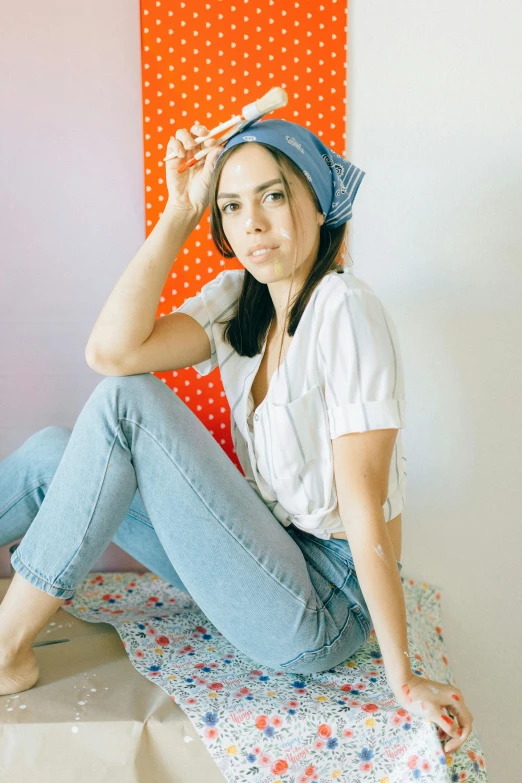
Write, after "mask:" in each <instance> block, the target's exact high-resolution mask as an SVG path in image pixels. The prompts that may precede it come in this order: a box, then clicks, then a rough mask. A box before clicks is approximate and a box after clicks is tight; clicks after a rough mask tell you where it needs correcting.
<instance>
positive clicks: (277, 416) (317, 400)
mask: <svg viewBox="0 0 522 783" xmlns="http://www.w3.org/2000/svg"><path fill="white" fill-rule="evenodd" d="M266 414H267V428H268V435H269V443H268V449H269V459H270V460H271V463H272V474H273V480H274V481H275V482H280V481H282V480H284V479H292V478H293V479H294V480H296V479H297V478H298V475H299V474H300V473H301V472H302V470H303V468H304V467H305V465H306V464H307V463H308V462H311V461H312V460H331V458H332V448H331V442H330V435H329V428H328V419H327V412H326V407H325V403H324V397H323V392H322V389H321V387H320V386H312V388H311V389H309V390H308V391H307V392H305V394H303V395H302V396H301V397H298V398H297V399H295V400H293V402H287V403H283V404H279V403H275V402H267V404H266Z"/></svg>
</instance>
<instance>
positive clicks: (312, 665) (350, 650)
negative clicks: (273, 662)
mask: <svg viewBox="0 0 522 783" xmlns="http://www.w3.org/2000/svg"><path fill="white" fill-rule="evenodd" d="M361 611H362V610H361V607H360V606H358V605H357V604H355V605H354V606H352V607H351V608H350V609H349V611H348V616H347V618H346V622H345V623H344V625H343V627H342V628H341V630H340V631H339V633H338V634H337V636H336V637H335V638H334V639H332V641H331V642H329V643H328V644H324V645H322V647H317V648H316V649H314V650H305V651H304V652H302V653H300V654H299V655H296V656H295V657H294V658H292V659H291V660H289V661H286V662H285V663H282V664H281V665H280V667H279V668H280V669H282V670H288V671H290V672H292V673H294V674H313V673H315V672H321V671H325V670H327V669H330V668H332V667H333V666H338V665H339V664H340V663H342V662H343V661H345V660H347V659H348V658H350V656H351V655H353V654H354V653H355V652H356V651H357V650H358V649H359V648H360V647H361V646H362V645H363V644H364V643H365V641H366V634H365V632H364V627H363V625H362V624H361V622H360V621H359V616H360V613H361Z"/></svg>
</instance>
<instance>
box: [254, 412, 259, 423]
mask: <svg viewBox="0 0 522 783" xmlns="http://www.w3.org/2000/svg"><path fill="white" fill-rule="evenodd" d="M258 419H259V414H258V413H256V415H255V416H254V421H257V420H258Z"/></svg>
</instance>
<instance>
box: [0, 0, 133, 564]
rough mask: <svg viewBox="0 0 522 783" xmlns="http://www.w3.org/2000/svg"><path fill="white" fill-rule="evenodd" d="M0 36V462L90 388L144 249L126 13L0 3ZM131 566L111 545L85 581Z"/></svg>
mask: <svg viewBox="0 0 522 783" xmlns="http://www.w3.org/2000/svg"><path fill="white" fill-rule="evenodd" d="M0 29H2V30H3V32H0V42H1V46H0V72H1V73H2V79H1V90H2V101H1V103H2V109H1V116H2V121H1V123H0V156H1V158H0V170H1V172H2V174H1V176H2V184H1V186H0V199H1V201H0V235H1V237H2V245H1V252H2V257H1V260H0V269H1V284H0V341H1V342H0V355H1V357H2V369H1V374H0V411H1V412H2V415H1V418H0V459H3V458H4V457H5V456H7V454H10V453H11V452H13V451H14V450H15V449H16V448H18V447H19V446H21V445H22V443H23V442H24V441H25V440H26V439H27V438H28V437H29V436H30V435H32V434H33V433H34V432H37V431H38V430H40V429H42V428H43V427H47V426H49V425H51V424H54V425H60V426H65V427H69V428H71V429H72V427H73V426H74V422H75V421H76V419H77V418H78V415H79V413H80V411H81V409H82V408H83V406H84V405H85V402H86V401H87V399H88V397H89V396H90V394H91V393H92V391H93V389H94V387H95V386H96V385H97V384H98V383H99V382H100V381H101V380H103V377H102V376H100V375H99V374H98V373H95V372H93V371H92V370H91V369H90V368H89V367H88V366H87V364H86V363H85V358H84V351H85V346H86V344H87V340H88V338H89V334H90V332H91V330H92V327H93V326H94V322H95V321H96V318H97V317H98V315H99V312H100V310H101V309H102V307H103V305H104V303H105V301H106V299H107V297H108V295H109V293H110V292H111V290H112V289H113V287H114V286H115V284H116V283H117V281H118V279H119V277H120V275H121V274H122V272H123V271H124V269H125V268H126V266H127V265H128V264H129V263H130V261H131V259H132V257H133V256H134V255H135V253H136V252H137V251H138V249H139V248H140V246H141V245H142V244H143V242H144V241H145V206H144V198H143V196H144V182H143V176H144V175H143V131H142V102H141V101H142V96H141V60H140V56H141V55H140V47H141V42H140V8H139V2H138V0H111V3H109V4H107V3H104V2H102V0H94V2H90V3H73V4H72V5H71V3H68V2H66V1H65V0H49V2H45V3H38V2H35V0H33V1H32V2H31V0H29V2H26V3H24V4H22V5H20V6H17V5H16V4H15V3H10V4H4V5H3V7H2V25H1V28H0ZM1 500H2V499H0V503H1ZM135 566H136V561H135V560H133V559H132V558H131V557H130V556H128V555H126V554H124V553H123V552H122V550H121V549H119V547H116V545H115V544H111V545H110V546H109V547H108V549H107V550H106V552H105V553H104V555H102V557H101V558H100V559H99V561H98V563H97V564H95V565H94V566H93V569H94V570H97V569H100V570H104V569H105V568H108V569H110V570H115V569H119V568H122V569H123V568H126V567H129V569H132V568H134V567H135ZM8 574H9V559H8V551H7V548H6V547H4V548H3V549H0V576H7V575H8Z"/></svg>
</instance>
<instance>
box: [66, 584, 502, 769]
mask: <svg viewBox="0 0 522 783" xmlns="http://www.w3.org/2000/svg"><path fill="white" fill-rule="evenodd" d="M402 581H403V585H404V591H405V598H406V608H407V620H408V639H409V647H410V653H411V656H412V658H411V663H412V669H413V671H414V673H416V674H419V675H424V676H427V677H429V678H430V679H434V680H439V681H441V682H444V681H445V682H449V683H452V682H453V676H452V673H451V669H450V666H449V662H448V656H447V651H446V649H445V645H444V637H443V635H442V629H441V625H440V599H441V593H440V590H437V589H436V588H435V586H433V585H431V584H428V583H426V582H419V581H416V580H413V579H406V578H405V577H404V576H403V577H402ZM63 608H64V609H65V610H66V611H68V612H70V613H71V614H72V615H74V616H75V617H79V618H80V619H82V620H86V621H87V622H94V623H95V622H106V623H110V624H111V625H113V626H114V628H116V630H117V631H118V634H119V635H120V637H121V639H122V642H123V645H124V647H125V650H126V652H127V654H128V656H129V658H130V660H131V662H132V664H133V665H134V667H135V669H136V670H137V671H138V672H139V673H140V674H142V675H143V676H144V677H147V678H148V679H149V680H151V681H153V682H156V684H157V685H159V686H160V687H161V688H163V690H164V691H166V692H167V693H168V694H169V695H170V696H171V698H172V700H173V701H174V702H175V703H176V704H177V705H178V706H179V707H180V708H181V709H182V710H183V712H184V713H185V714H186V715H187V716H188V717H189V719H190V720H191V722H192V724H193V725H194V728H195V729H196V731H197V732H198V734H199V736H200V737H201V740H202V742H203V743H204V744H205V746H206V747H207V749H208V751H209V753H210V755H211V756H212V757H213V759H214V760H215V762H216V764H217V766H218V767H219V769H220V771H221V772H222V774H223V776H224V777H225V778H226V780H227V781H230V783H245V781H249V780H255V781H259V783H265V782H266V783H310V781H318V783H326V782H327V781H332V780H339V781H346V782H347V783H348V781H349V783H366V782H367V781H368V783H369V781H371V782H372V783H374V782H375V783H404V782H405V781H417V780H419V781H425V782H426V783H428V781H429V783H442V782H443V781H444V783H446V781H451V782H452V783H453V781H472V782H473V783H485V782H486V781H487V772H486V764H485V760H484V755H483V753H482V749H481V747H480V742H479V738H478V736H477V734H476V732H475V731H473V733H472V734H471V736H470V737H469V738H468V740H467V741H466V742H465V743H464V745H463V746H462V747H461V748H460V750H459V751H458V752H457V753H455V754H454V755H453V756H447V757H446V756H445V754H444V752H443V746H442V740H443V739H445V738H446V734H445V732H444V730H443V729H441V728H439V727H438V726H437V725H436V724H435V723H432V722H431V721H428V720H427V719H425V718H421V717H420V716H416V715H411V714H410V713H409V712H408V710H407V709H403V708H401V707H400V706H399V705H398V704H397V702H396V701H395V699H394V696H393V694H392V692H391V691H390V689H389V686H388V684H387V681H386V677H385V671H384V666H383V660H382V658H381V653H380V650H379V644H378V640H377V637H376V636H375V631H372V635H371V636H370V638H369V640H368V642H367V643H366V644H365V645H364V646H363V647H362V648H360V649H359V650H358V651H357V653H356V654H355V655H354V656H352V657H351V658H350V659H348V660H347V661H345V662H344V663H343V664H342V665H339V666H337V667H335V668H334V669H330V670H329V671H327V672H322V673H321V674H316V675H306V676H302V677H296V676H295V675H291V674H288V673H284V672H280V671H276V670H274V669H267V668H265V667H263V666H260V665H259V666H258V665H257V664H256V662H255V661H253V660H251V659H250V658H248V657H247V656H245V655H243V654H242V653H241V652H240V651H239V650H238V649H237V648H235V647H233V646H232V645H231V644H230V643H229V642H228V641H227V640H226V639H225V637H223V636H222V635H221V634H220V633H219V631H217V629H216V628H215V627H214V626H213V625H212V623H210V622H209V621H208V619H207V618H206V616H205V615H204V614H203V613H202V611H201V610H200V608H199V607H198V606H197V604H196V603H195V602H194V601H193V600H192V598H191V597H190V595H188V594H187V593H184V592H181V591H180V590H178V589H177V588H175V587H173V586H172V585H169V584H167V583H166V582H165V581H163V580H162V579H160V578H159V577H157V576H155V575H154V574H152V573H151V572H145V573H143V574H138V573H103V574H101V573H97V574H95V573H90V574H89V575H88V576H87V577H86V579H85V580H84V581H83V582H82V583H81V584H80V585H79V587H78V589H77V591H76V593H75V595H74V597H73V598H71V599H69V600H67V601H65V603H64V605H63ZM173 763H175V756H174V755H173Z"/></svg>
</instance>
